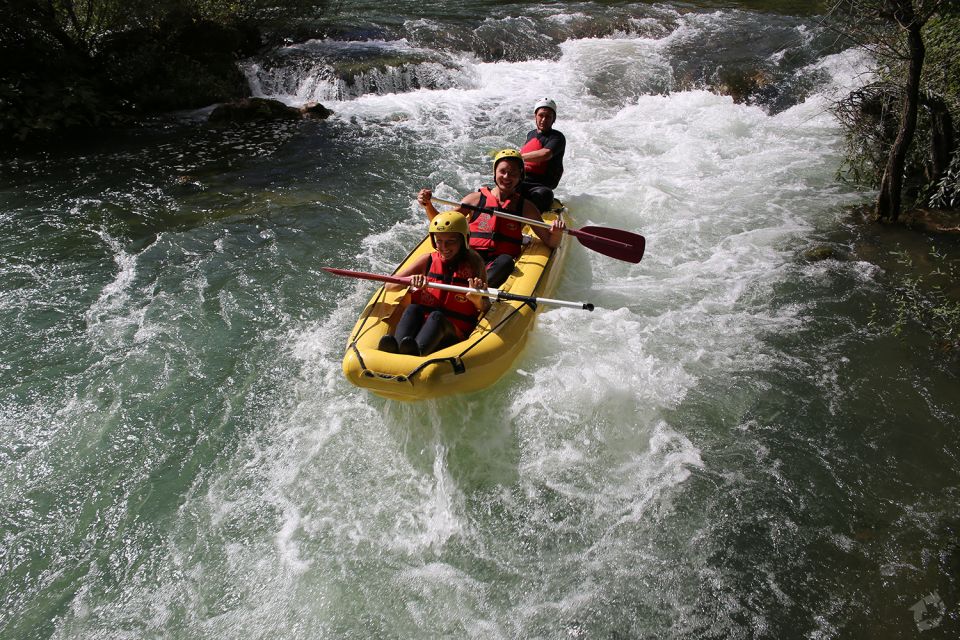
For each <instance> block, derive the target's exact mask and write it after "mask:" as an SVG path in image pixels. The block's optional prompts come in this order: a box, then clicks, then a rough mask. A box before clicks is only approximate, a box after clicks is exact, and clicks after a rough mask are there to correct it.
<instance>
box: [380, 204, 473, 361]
mask: <svg viewBox="0 0 960 640" xmlns="http://www.w3.org/2000/svg"><path fill="white" fill-rule="evenodd" d="M429 233H430V241H431V243H432V244H433V247H434V249H435V251H433V252H432V253H428V254H424V255H423V256H421V257H420V258H419V259H418V260H416V261H414V262H413V263H412V264H410V265H409V266H407V267H406V268H404V269H401V270H400V271H399V272H398V273H397V274H396V275H398V276H401V277H406V276H409V277H410V292H411V301H410V304H409V305H407V308H406V309H405V310H404V312H403V315H402V316H401V317H400V321H399V322H398V323H397V327H396V330H395V331H394V333H393V335H390V334H387V335H385V336H383V337H382V338H380V344H379V346H378V348H379V349H380V350H381V351H388V352H390V353H398V352H399V353H403V354H406V355H415V356H422V355H427V354H429V353H433V352H434V351H436V350H437V349H439V348H442V347H446V346H449V345H451V344H454V343H456V342H459V341H460V340H463V339H465V338H466V337H467V336H468V335H470V332H472V331H473V328H474V327H475V326H476V325H477V319H478V318H479V316H480V313H482V312H484V311H486V310H487V309H489V308H490V300H489V299H488V298H486V297H484V296H481V295H480V294H479V293H467V294H464V293H459V292H455V291H444V290H441V289H436V288H430V287H426V284H427V283H428V282H442V283H444V284H454V285H457V286H461V287H470V288H472V289H485V288H486V286H487V283H486V276H485V274H484V272H485V265H484V263H483V260H481V258H480V256H479V255H477V252H476V251H474V250H472V249H470V247H469V237H470V233H469V227H468V225H467V219H466V218H465V217H464V216H463V214H461V213H458V212H456V211H447V212H446V213H441V214H439V215H437V216H435V217H434V218H433V219H432V220H431V221H430V231H429ZM403 286H404V285H400V284H388V285H386V288H387V290H389V291H397V290H399V289H401V288H403Z"/></svg>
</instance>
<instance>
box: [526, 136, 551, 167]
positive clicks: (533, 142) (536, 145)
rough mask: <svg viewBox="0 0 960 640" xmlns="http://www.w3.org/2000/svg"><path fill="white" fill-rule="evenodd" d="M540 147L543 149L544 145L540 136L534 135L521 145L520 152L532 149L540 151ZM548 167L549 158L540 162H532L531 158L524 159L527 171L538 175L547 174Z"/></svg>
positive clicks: (527, 151)
mask: <svg viewBox="0 0 960 640" xmlns="http://www.w3.org/2000/svg"><path fill="white" fill-rule="evenodd" d="M540 149H543V145H542V144H540V138H538V137H537V136H533V137H532V138H530V139H529V140H527V143H526V144H525V145H523V146H522V147H520V153H529V152H531V151H539V150H540ZM547 167H548V161H547V160H540V161H539V162H530V161H529V160H524V161H523V170H524V171H526V172H527V173H533V174H535V175H538V176H545V175H547Z"/></svg>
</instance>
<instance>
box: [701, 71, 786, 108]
mask: <svg viewBox="0 0 960 640" xmlns="http://www.w3.org/2000/svg"><path fill="white" fill-rule="evenodd" d="M717 75H718V77H717V79H716V81H715V82H714V83H713V89H714V91H716V92H717V93H719V94H721V95H724V96H730V97H731V98H733V101H734V102H736V103H737V104H743V103H747V102H749V101H750V99H751V98H752V97H753V96H755V95H756V94H758V93H759V92H761V90H763V89H764V88H765V87H767V86H768V85H770V84H771V83H772V82H773V79H772V78H771V77H770V74H769V72H767V71H765V70H764V69H723V70H721V71H720V72H719V73H718V74H717Z"/></svg>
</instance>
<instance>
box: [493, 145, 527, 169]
mask: <svg viewBox="0 0 960 640" xmlns="http://www.w3.org/2000/svg"><path fill="white" fill-rule="evenodd" d="M501 160H516V161H517V162H519V163H520V166H521V167H522V166H523V156H521V155H520V152H519V151H517V150H516V149H501V150H500V151H497V155H495V156H493V169H494V171H496V169H497V164H498V163H499V162H500V161H501Z"/></svg>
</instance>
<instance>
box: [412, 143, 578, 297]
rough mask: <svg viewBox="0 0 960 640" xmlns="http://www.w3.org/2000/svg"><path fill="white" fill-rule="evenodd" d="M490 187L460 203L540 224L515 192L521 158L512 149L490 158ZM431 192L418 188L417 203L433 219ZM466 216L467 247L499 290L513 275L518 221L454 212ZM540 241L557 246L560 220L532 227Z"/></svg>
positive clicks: (518, 243) (518, 240) (468, 211)
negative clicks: (471, 250)
mask: <svg viewBox="0 0 960 640" xmlns="http://www.w3.org/2000/svg"><path fill="white" fill-rule="evenodd" d="M493 181H494V186H493V187H492V188H490V187H487V186H483V187H480V189H478V190H477V191H474V192H473V193H471V194H468V195H467V196H465V197H464V198H463V200H461V201H460V202H461V203H462V204H464V205H470V206H473V207H481V208H482V207H487V208H491V209H499V210H501V211H504V212H506V213H513V214H515V215H522V216H525V217H527V218H530V219H531V220H537V221H540V222H542V221H543V218H542V217H541V216H540V210H539V209H537V207H536V205H534V204H533V203H532V202H531V201H530V200H527V199H526V198H524V197H523V196H522V195H520V192H519V191H518V189H519V187H520V183H521V182H522V181H523V158H522V157H521V155H520V152H519V151H517V150H515V149H503V150H501V151H499V152H497V154H496V155H495V156H494V158H493ZM431 198H433V191H431V190H430V189H421V190H420V192H419V193H418V194H417V202H419V203H420V204H421V206H423V208H424V209H425V210H426V212H427V217H428V218H430V219H431V220H433V219H434V218H436V216H437V215H439V213H440V212H439V211H437V208H436V207H434V206H433V202H431ZM456 211H459V212H460V213H462V214H464V215H466V216H468V217H470V247H471V248H473V249H474V250H476V252H477V253H479V254H480V257H481V258H482V259H483V261H484V262H485V263H486V264H487V281H488V282H489V283H490V286H492V287H499V286H500V285H501V284H503V283H504V282H506V280H507V278H509V277H510V274H511V273H513V264H514V261H515V260H516V258H517V256H519V255H520V250H521V248H522V246H523V244H522V242H523V236H522V233H521V231H522V225H521V223H519V222H515V221H512V220H507V219H505V218H498V217H497V216H495V215H490V214H489V213H479V214H478V213H475V212H474V210H473V209H471V208H470V207H469V206H465V207H460V208H459V209H456ZM532 228H533V231H534V233H536V234H537V235H538V236H539V237H540V239H541V240H542V241H543V242H544V243H545V244H546V245H547V246H548V247H550V248H554V247H556V246H558V245H559V244H560V239H561V238H562V236H563V228H564V224H563V220H562V219H561V216H557V219H556V220H554V222H553V226H552V227H551V228H550V229H544V228H542V227H532Z"/></svg>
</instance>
